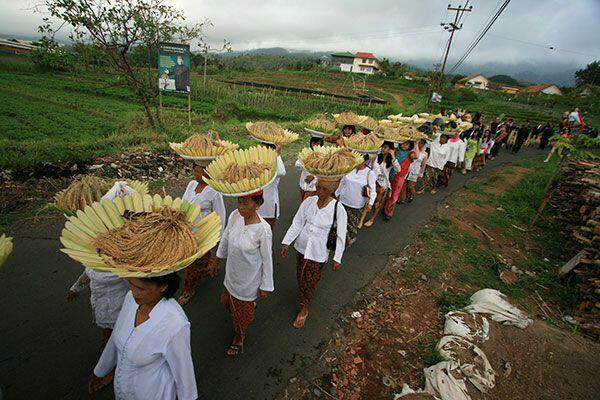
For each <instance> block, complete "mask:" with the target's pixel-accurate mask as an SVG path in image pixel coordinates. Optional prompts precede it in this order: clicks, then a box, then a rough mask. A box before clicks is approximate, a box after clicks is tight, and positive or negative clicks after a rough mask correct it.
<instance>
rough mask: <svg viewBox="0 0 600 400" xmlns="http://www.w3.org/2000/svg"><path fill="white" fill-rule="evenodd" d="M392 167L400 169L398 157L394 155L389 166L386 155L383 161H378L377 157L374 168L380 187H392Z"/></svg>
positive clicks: (397, 170)
mask: <svg viewBox="0 0 600 400" xmlns="http://www.w3.org/2000/svg"><path fill="white" fill-rule="evenodd" d="M392 168H393V169H394V170H395V171H396V172H399V171H400V163H399V162H398V159H397V158H396V157H392V163H391V164H390V166H389V167H388V166H387V163H386V162H385V157H384V159H383V161H382V162H381V163H378V162H377V159H375V160H374V162H373V166H372V170H373V172H374V173H375V175H376V176H377V184H378V185H379V186H380V187H382V188H384V189H390V188H391V187H392V185H391V184H390V171H391V170H392Z"/></svg>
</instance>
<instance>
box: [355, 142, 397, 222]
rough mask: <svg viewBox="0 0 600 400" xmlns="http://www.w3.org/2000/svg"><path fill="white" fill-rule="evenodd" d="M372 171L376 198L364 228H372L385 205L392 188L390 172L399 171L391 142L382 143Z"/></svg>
mask: <svg viewBox="0 0 600 400" xmlns="http://www.w3.org/2000/svg"><path fill="white" fill-rule="evenodd" d="M372 169H373V172H374V173H375V174H376V175H377V182H376V191H377V198H376V199H375V204H374V205H373V210H371V211H372V213H371V218H370V219H369V220H367V221H366V222H365V223H364V226H367V227H368V226H372V225H373V223H375V218H376V217H377V215H378V214H379V211H380V210H381V209H382V208H383V205H384V204H385V201H386V199H387V197H388V195H389V192H390V189H391V188H392V185H391V182H390V173H391V171H392V170H394V171H395V172H398V171H400V163H399V162H398V160H397V159H396V151H395V149H394V144H393V143H392V142H383V144H382V145H381V150H380V151H379V154H377V158H376V159H375V160H374V162H373V166H372Z"/></svg>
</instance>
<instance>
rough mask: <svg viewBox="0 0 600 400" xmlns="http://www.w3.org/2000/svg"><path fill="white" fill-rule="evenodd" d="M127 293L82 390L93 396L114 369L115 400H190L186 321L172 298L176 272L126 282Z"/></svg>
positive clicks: (193, 391) (193, 383)
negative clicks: (86, 384) (106, 340)
mask: <svg viewBox="0 0 600 400" xmlns="http://www.w3.org/2000/svg"><path fill="white" fill-rule="evenodd" d="M129 285H130V287H131V291H130V292H128V293H127V295H126V296H125V301H124V302H123V308H122V309H121V312H120V314H119V318H118V319H117V322H116V324H115V328H114V330H113V333H112V335H111V336H110V339H109V341H108V343H107V344H106V347H105V348H104V351H103V352H102V355H101V356H100V360H99V361H98V364H97V365H96V367H95V368H94V373H93V374H92V376H91V377H90V380H89V383H88V388H89V390H90V392H95V391H96V390H98V389H99V388H101V387H102V386H103V385H104V384H105V382H104V380H103V377H105V376H107V375H108V374H109V373H110V372H111V371H112V370H113V369H115V367H116V369H115V376H114V390H115V398H116V399H117V400H131V399H144V400H154V399H155V400H175V399H176V398H177V399H178V400H194V399H196V398H198V392H197V388H196V378H195V376H194V364H193V362H192V354H191V345H190V322H189V321H188V319H187V317H186V315H185V313H184V312H183V309H182V308H181V306H180V305H179V304H178V303H177V302H176V301H175V300H174V299H173V298H172V297H173V295H174V294H175V292H176V291H177V289H178V288H179V276H178V275H177V274H176V273H172V274H168V275H164V276H160V277H153V278H130V279H129Z"/></svg>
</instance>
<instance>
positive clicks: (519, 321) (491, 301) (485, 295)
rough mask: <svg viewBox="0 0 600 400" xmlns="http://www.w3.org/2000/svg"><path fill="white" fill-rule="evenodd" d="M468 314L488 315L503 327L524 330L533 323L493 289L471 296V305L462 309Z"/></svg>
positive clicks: (483, 290)
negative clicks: (509, 326) (515, 327)
mask: <svg viewBox="0 0 600 400" xmlns="http://www.w3.org/2000/svg"><path fill="white" fill-rule="evenodd" d="M464 310H465V311H467V312H470V313H482V314H489V315H490V317H491V318H492V319H493V320H494V321H496V322H500V323H501V324H504V325H514V326H517V327H519V328H521V329H525V328H526V327H527V326H528V325H530V324H532V323H533V321H532V320H531V319H529V318H528V317H527V315H525V313H524V312H523V311H521V310H519V309H518V308H516V307H514V306H513V305H512V304H510V303H509V302H508V301H507V300H506V296H504V295H503V294H502V293H500V292H499V291H497V290H494V289H482V290H480V291H478V292H476V293H474V294H473V295H472V296H471V304H470V305H468V306H467V307H465V308H464Z"/></svg>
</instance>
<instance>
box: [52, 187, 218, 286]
mask: <svg viewBox="0 0 600 400" xmlns="http://www.w3.org/2000/svg"><path fill="white" fill-rule="evenodd" d="M199 215H200V206H198V205H196V204H189V203H188V202H183V201H182V200H181V199H180V198H176V199H173V198H171V197H170V196H166V197H164V198H163V197H161V196H159V195H154V197H151V196H150V195H148V194H146V195H142V194H140V193H134V194H132V195H131V196H126V197H124V198H116V199H115V201H110V200H103V201H101V202H95V203H93V204H92V205H91V206H90V205H88V206H85V208H84V209H83V210H79V211H77V215H75V216H71V217H69V219H68V221H67V222H66V224H65V227H64V229H63V230H62V233H61V237H60V241H61V243H62V244H63V246H64V248H63V249H61V251H62V252H64V253H66V254H67V255H68V256H69V257H71V258H72V259H74V260H76V261H79V262H80V263H82V264H83V265H84V266H86V267H88V268H91V269H94V270H96V271H101V272H111V273H113V274H115V275H118V276H121V277H124V278H126V277H150V276H160V275H166V274H169V273H172V272H176V271H178V270H180V269H183V268H185V267H187V266H188V265H190V264H191V263H192V262H193V261H194V260H195V259H197V258H199V257H202V256H203V255H205V254H206V253H207V252H208V251H209V250H210V249H212V248H213V247H214V246H215V245H216V244H217V242H218V241H219V239H220V235H221V220H220V218H219V216H218V215H217V214H216V213H214V212H213V213H211V214H209V215H207V216H206V217H204V218H202V219H200V220H199V221H196V219H197V217H198V216H199Z"/></svg>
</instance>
